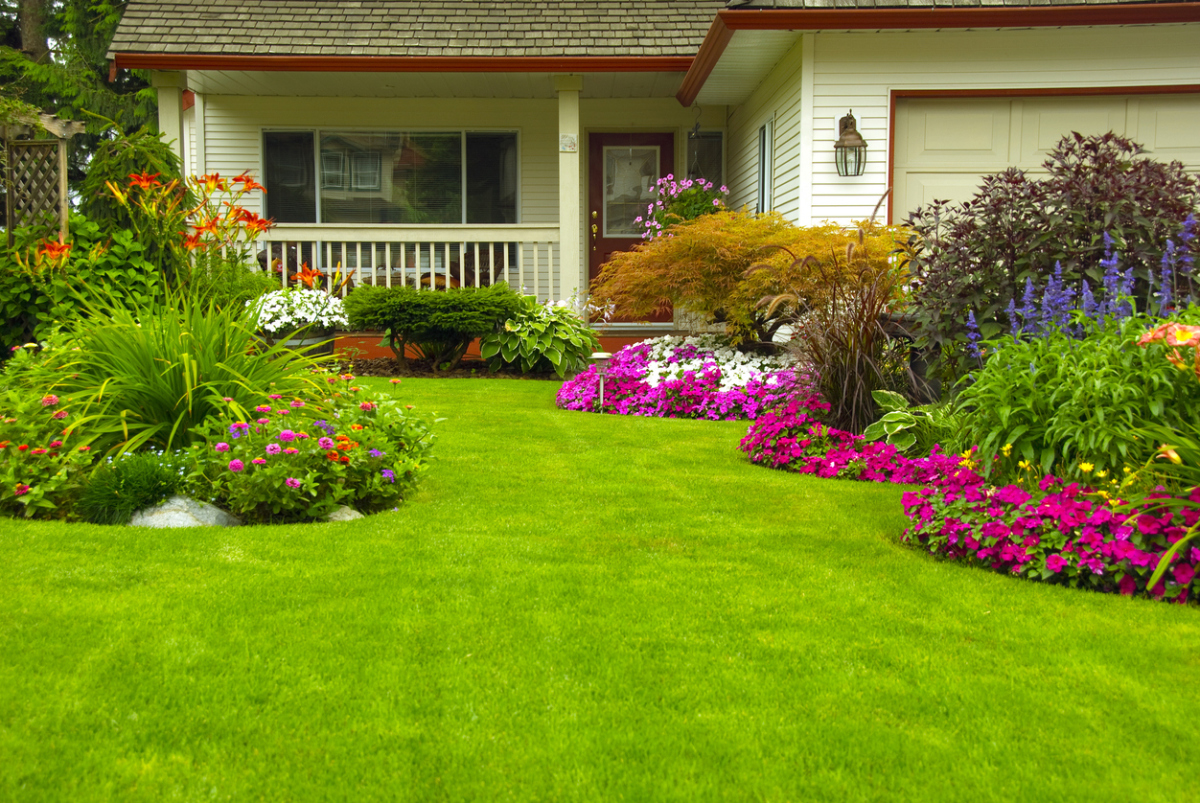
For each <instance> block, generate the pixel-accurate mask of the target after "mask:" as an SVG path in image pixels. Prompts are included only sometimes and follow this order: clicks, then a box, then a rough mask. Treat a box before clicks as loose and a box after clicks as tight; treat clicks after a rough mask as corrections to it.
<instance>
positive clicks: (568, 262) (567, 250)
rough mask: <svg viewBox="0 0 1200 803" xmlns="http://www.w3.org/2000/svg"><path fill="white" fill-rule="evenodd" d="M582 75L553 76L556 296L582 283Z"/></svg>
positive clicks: (567, 295)
mask: <svg viewBox="0 0 1200 803" xmlns="http://www.w3.org/2000/svg"><path fill="white" fill-rule="evenodd" d="M582 89H583V76H582V75H556V76H554V91H555V92H557V93H558V252H559V262H560V265H561V268H560V272H559V280H558V297H559V298H560V299H563V298H567V297H569V296H570V295H571V294H572V293H575V292H577V291H578V290H579V288H580V286H581V284H582V283H583V276H584V269H585V265H584V264H583V242H582V241H583V229H582V217H581V214H580V211H579V209H580V207H579V200H580V197H581V195H582V194H583V179H582V172H583V160H582V158H581V157H580V155H579V150H580V142H579V140H580V137H579V92H580V90H582Z"/></svg>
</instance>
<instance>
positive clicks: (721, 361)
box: [644, 335, 792, 391]
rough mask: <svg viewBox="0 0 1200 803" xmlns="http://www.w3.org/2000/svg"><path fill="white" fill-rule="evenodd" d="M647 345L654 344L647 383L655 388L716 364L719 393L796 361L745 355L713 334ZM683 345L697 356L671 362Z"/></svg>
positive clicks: (741, 385)
mask: <svg viewBox="0 0 1200 803" xmlns="http://www.w3.org/2000/svg"><path fill="white" fill-rule="evenodd" d="M647 342H648V343H650V344H651V348H650V357H649V362H648V363H647V365H646V376H645V379H644V381H645V382H646V383H648V384H649V385H651V386H658V385H660V384H662V383H663V382H665V381H667V380H670V379H678V378H680V377H682V376H683V375H684V374H685V373H687V372H688V371H694V372H695V373H697V374H698V373H700V372H701V371H703V370H704V369H705V368H706V367H707V366H709V365H710V364H713V363H715V364H716V366H717V368H718V369H719V370H720V372H721V379H720V385H719V388H718V390H721V391H726V390H733V389H734V388H744V387H745V386H746V385H747V384H749V383H750V381H751V380H753V379H758V378H760V377H762V375H763V374H769V373H773V372H775V371H780V370H783V369H784V368H787V367H789V366H790V365H792V361H791V360H790V359H789V358H788V357H787V356H786V355H769V356H768V355H761V354H743V353H742V352H740V351H738V350H737V349H733V348H730V347H729V346H728V345H726V344H724V343H723V342H721V340H720V339H719V338H717V337H713V336H712V335H702V336H700V337H672V336H667V337H658V338H655V339H654V340H650V341H647ZM683 346H692V347H693V348H695V349H696V350H697V356H696V357H695V358H692V359H687V360H683V361H680V362H667V360H669V359H670V358H671V357H672V356H673V355H674V354H675V351H676V349H679V348H680V347H683Z"/></svg>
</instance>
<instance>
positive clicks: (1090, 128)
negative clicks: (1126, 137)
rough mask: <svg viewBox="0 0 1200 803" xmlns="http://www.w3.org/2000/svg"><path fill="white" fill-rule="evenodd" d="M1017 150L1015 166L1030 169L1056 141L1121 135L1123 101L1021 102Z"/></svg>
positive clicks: (1062, 100)
mask: <svg viewBox="0 0 1200 803" xmlns="http://www.w3.org/2000/svg"><path fill="white" fill-rule="evenodd" d="M1021 105H1022V109H1021V112H1022V113H1021V149H1020V152H1019V160H1018V163H1017V164H1018V166H1020V167H1033V166H1035V165H1040V164H1041V163H1042V162H1044V161H1045V160H1046V155H1047V154H1048V153H1050V151H1052V150H1054V146H1055V145H1057V144H1058V143H1059V141H1060V140H1061V139H1062V138H1063V137H1065V136H1067V135H1068V134H1071V133H1072V132H1076V131H1077V132H1079V133H1080V134H1083V135H1084V136H1085V137H1088V136H1093V135H1095V134H1107V133H1108V132H1109V131H1113V132H1115V133H1117V134H1124V133H1125V128H1126V106H1127V105H1128V101H1127V99H1126V98H1125V97H1120V98H1055V99H1053V100H1025V101H1021Z"/></svg>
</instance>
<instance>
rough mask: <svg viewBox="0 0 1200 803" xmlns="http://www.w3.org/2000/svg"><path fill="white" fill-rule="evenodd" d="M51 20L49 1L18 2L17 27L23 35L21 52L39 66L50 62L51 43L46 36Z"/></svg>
mask: <svg viewBox="0 0 1200 803" xmlns="http://www.w3.org/2000/svg"><path fill="white" fill-rule="evenodd" d="M49 19H50V3H49V0H17V27H18V28H19V30H20V33H21V52H22V53H24V54H25V55H26V56H28V57H29V59H30V60H31V61H35V62H37V63H38V64H47V63H49V61H50V43H49V41H48V39H47V36H46V23H47V22H48V21H49Z"/></svg>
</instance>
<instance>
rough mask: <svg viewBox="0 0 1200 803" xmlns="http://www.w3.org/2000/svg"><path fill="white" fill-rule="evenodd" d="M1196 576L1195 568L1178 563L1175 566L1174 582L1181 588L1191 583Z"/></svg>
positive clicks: (1187, 564)
mask: <svg viewBox="0 0 1200 803" xmlns="http://www.w3.org/2000/svg"><path fill="white" fill-rule="evenodd" d="M1195 576H1196V568H1195V567H1194V566H1192V565H1191V564H1189V563H1179V564H1176V566H1175V582H1177V583H1179V584H1180V585H1182V586H1185V585H1187V584H1188V583H1190V582H1192V578H1193V577H1195Z"/></svg>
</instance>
